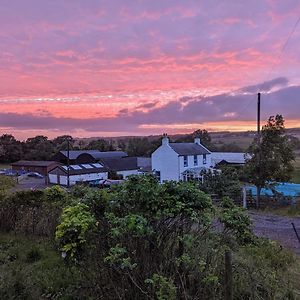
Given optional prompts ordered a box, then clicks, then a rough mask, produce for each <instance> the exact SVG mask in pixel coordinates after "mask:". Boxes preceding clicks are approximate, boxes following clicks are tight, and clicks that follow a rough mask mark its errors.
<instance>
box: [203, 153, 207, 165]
mask: <svg viewBox="0 0 300 300" xmlns="http://www.w3.org/2000/svg"><path fill="white" fill-rule="evenodd" d="M203 164H204V165H205V164H206V154H203Z"/></svg>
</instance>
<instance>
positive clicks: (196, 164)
mask: <svg viewBox="0 0 300 300" xmlns="http://www.w3.org/2000/svg"><path fill="white" fill-rule="evenodd" d="M194 166H198V156H197V155H194Z"/></svg>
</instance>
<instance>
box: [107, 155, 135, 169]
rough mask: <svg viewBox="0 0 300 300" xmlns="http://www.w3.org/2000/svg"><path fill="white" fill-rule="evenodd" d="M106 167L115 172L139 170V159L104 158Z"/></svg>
mask: <svg viewBox="0 0 300 300" xmlns="http://www.w3.org/2000/svg"><path fill="white" fill-rule="evenodd" d="M101 162H102V163H103V165H104V166H105V167H107V168H108V169H110V170H113V171H126V170H138V169H139V166H138V163H137V157H122V158H102V159H101Z"/></svg>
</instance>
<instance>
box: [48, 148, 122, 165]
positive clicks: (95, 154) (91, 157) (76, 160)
mask: <svg viewBox="0 0 300 300" xmlns="http://www.w3.org/2000/svg"><path fill="white" fill-rule="evenodd" d="M125 156H127V153H126V152H123V151H107V152H101V151H98V150H70V151H69V163H70V164H83V163H95V162H98V161H99V160H100V159H101V158H120V157H125ZM52 159H53V160H55V161H58V162H60V163H63V164H67V163H68V151H59V152H58V153H57V154H55V155H54V157H53V158H52Z"/></svg>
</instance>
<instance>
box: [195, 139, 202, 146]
mask: <svg viewBox="0 0 300 300" xmlns="http://www.w3.org/2000/svg"><path fill="white" fill-rule="evenodd" d="M194 143H195V144H197V145H200V144H201V140H200V137H195V138H194Z"/></svg>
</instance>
